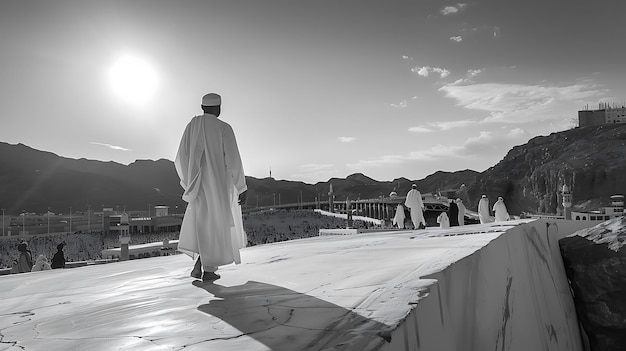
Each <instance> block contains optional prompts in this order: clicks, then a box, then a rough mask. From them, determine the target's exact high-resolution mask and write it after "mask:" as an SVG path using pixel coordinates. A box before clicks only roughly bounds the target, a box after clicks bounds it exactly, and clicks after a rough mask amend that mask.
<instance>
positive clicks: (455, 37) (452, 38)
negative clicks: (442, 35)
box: [450, 35, 463, 43]
mask: <svg viewBox="0 0 626 351" xmlns="http://www.w3.org/2000/svg"><path fill="white" fill-rule="evenodd" d="M450 40H452V41H456V42H457V43H460V42H462V41H463V37H461V36H460V35H456V36H453V37H450Z"/></svg>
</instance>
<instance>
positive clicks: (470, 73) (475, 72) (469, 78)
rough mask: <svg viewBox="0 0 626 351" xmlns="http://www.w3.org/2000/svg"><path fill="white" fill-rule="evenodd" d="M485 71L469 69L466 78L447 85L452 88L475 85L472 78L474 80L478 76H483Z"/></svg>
mask: <svg viewBox="0 0 626 351" xmlns="http://www.w3.org/2000/svg"><path fill="white" fill-rule="evenodd" d="M483 71H484V69H469V70H467V74H466V76H465V78H459V79H457V80H455V81H454V82H452V83H449V84H447V85H449V86H452V85H461V84H469V83H474V81H473V80H472V78H474V77H476V76H477V75H479V74H481V73H482V72H483Z"/></svg>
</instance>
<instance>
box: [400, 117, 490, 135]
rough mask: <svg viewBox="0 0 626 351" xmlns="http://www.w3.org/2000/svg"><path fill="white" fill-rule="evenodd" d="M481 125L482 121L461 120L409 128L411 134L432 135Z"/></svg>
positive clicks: (429, 123)
mask: <svg viewBox="0 0 626 351" xmlns="http://www.w3.org/2000/svg"><path fill="white" fill-rule="evenodd" d="M480 123H484V122H481V121H474V120H461V121H445V122H428V124H427V125H425V126H424V125H422V126H417V127H411V128H409V131H410V132H415V133H431V132H435V131H446V130H450V129H455V128H465V127H470V126H475V125H478V124H480Z"/></svg>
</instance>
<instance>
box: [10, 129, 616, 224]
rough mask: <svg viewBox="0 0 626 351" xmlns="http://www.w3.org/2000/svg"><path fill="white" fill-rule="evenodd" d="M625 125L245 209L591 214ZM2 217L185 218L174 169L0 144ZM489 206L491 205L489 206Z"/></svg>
mask: <svg viewBox="0 0 626 351" xmlns="http://www.w3.org/2000/svg"><path fill="white" fill-rule="evenodd" d="M625 143H626V125H605V126H596V127H581V128H575V129H570V130H566V131H562V132H557V133H552V134H550V135H548V136H539V137H535V138H533V139H531V140H529V141H528V143H526V144H524V145H520V146H516V147H514V148H512V149H511V150H510V151H509V152H508V153H507V155H506V156H505V157H504V158H503V159H502V160H501V161H500V162H498V163H497V164H496V165H494V166H493V167H491V168H489V169H487V170H485V171H484V172H476V171H472V170H462V171H457V172H442V171H438V172H435V173H433V174H431V175H429V176H427V177H426V178H424V179H419V180H410V179H408V178H404V177H401V178H397V179H394V180H393V181H377V180H374V179H372V178H369V177H367V176H366V175H364V174H361V173H356V174H352V175H350V176H348V177H346V178H345V179H344V178H331V179H329V180H328V181H326V182H318V183H316V184H307V183H304V182H299V181H289V180H276V179H274V178H270V177H268V178H261V179H259V178H254V177H246V180H247V184H248V189H249V190H248V203H247V204H248V207H257V206H272V205H275V204H279V203H280V204H286V203H297V202H299V201H300V197H302V199H303V200H304V201H305V202H308V201H315V199H316V198H319V199H321V201H326V200H327V199H328V192H329V190H330V186H331V184H332V187H333V192H334V194H335V196H336V198H338V199H339V200H343V199H345V198H346V197H350V198H351V199H356V198H362V199H365V198H378V197H380V196H388V195H389V194H390V193H391V192H392V191H396V192H397V193H398V195H404V194H406V192H408V191H409V190H410V187H411V184H416V185H417V187H418V189H419V190H420V191H421V192H422V193H425V192H444V193H445V194H446V195H448V196H452V197H459V198H461V199H463V200H464V203H465V204H466V206H467V207H469V208H470V209H474V210H475V209H476V206H477V203H478V199H479V198H480V196H481V195H482V194H487V195H488V197H489V198H490V199H491V200H492V201H495V199H496V198H497V197H498V196H503V197H504V198H505V203H506V204H507V206H508V208H509V212H510V213H512V214H519V213H521V212H532V213H536V212H542V213H558V212H559V211H560V207H559V203H560V201H561V198H560V190H561V188H562V187H563V184H567V185H568V186H569V187H571V188H572V190H573V195H574V201H575V205H576V206H577V207H578V208H579V209H588V208H590V207H594V206H601V205H604V204H607V203H608V200H609V196H610V195H614V194H625V193H626V162H625V161H626V147H625V146H626V145H625ZM0 162H1V164H2V165H3V166H2V167H1V168H0V207H2V208H4V209H5V211H6V213H9V214H18V213H21V212H35V213H45V212H46V211H47V210H50V211H52V212H55V213H67V212H68V211H69V210H70V208H72V211H86V210H87V208H91V209H92V210H96V211H97V210H100V209H101V208H102V207H112V208H114V209H128V210H143V209H145V210H146V211H147V210H148V208H150V207H152V206H154V205H166V206H169V207H170V209H171V211H173V212H182V209H183V208H184V207H185V203H184V201H183V200H182V199H181V193H182V188H181V187H180V184H179V178H178V175H177V174H176V170H175V168H174V163H173V162H172V161H169V160H165V159H160V160H156V161H152V160H138V161H136V162H133V163H131V164H129V165H123V164H119V163H116V162H103V161H95V160H87V159H71V158H65V157H60V156H58V155H56V154H54V153H51V152H46V151H40V150H35V149H33V148H30V147H28V146H26V145H23V144H17V145H13V144H8V143H2V142H0ZM492 203H493V202H492Z"/></svg>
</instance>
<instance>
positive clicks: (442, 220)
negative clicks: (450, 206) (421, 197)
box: [437, 212, 450, 228]
mask: <svg viewBox="0 0 626 351" xmlns="http://www.w3.org/2000/svg"><path fill="white" fill-rule="evenodd" d="M437 223H439V228H450V218H448V214H447V213H445V212H441V213H440V214H439V216H437Z"/></svg>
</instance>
